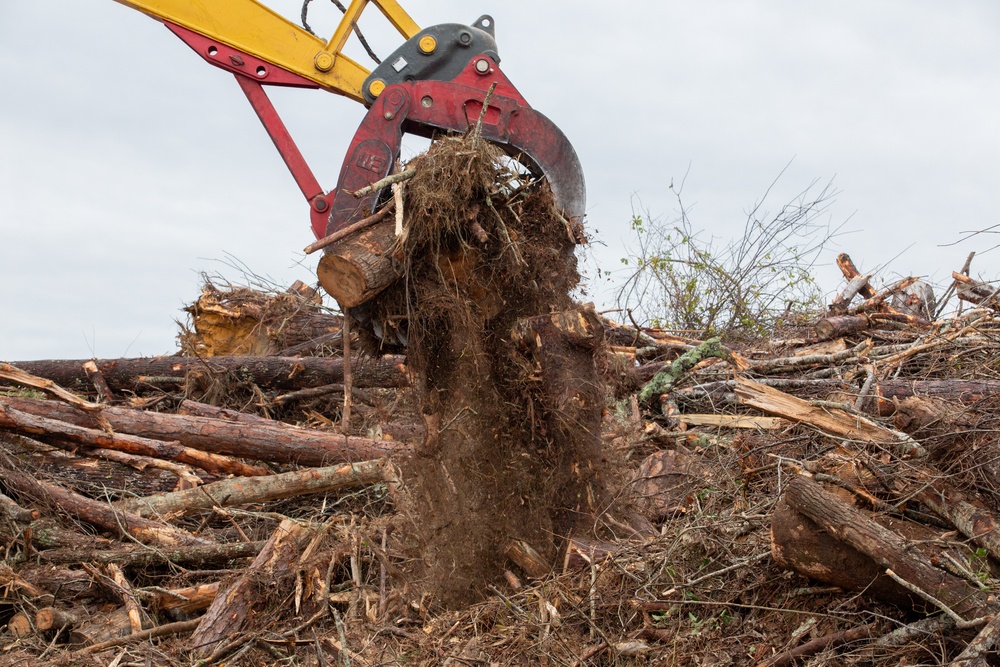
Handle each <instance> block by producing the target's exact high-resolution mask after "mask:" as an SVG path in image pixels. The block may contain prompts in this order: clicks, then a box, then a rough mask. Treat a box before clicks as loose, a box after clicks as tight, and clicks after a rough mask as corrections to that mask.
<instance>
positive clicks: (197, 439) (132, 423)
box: [0, 398, 408, 466]
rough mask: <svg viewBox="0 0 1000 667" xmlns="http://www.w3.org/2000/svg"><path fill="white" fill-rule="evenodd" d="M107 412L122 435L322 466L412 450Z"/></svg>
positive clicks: (54, 409)
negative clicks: (126, 434)
mask: <svg viewBox="0 0 1000 667" xmlns="http://www.w3.org/2000/svg"><path fill="white" fill-rule="evenodd" d="M0 404H5V405H9V406H11V407H14V408H16V409H18V410H21V411H23V412H26V413H30V414H35V415H42V416H47V417H50V418H52V419H59V420H62V421H65V422H70V423H74V424H80V425H83V426H88V427H90V428H93V427H94V426H95V423H94V422H93V421H92V420H91V419H89V417H88V416H87V415H86V414H85V413H83V412H80V411H77V410H73V409H72V408H69V407H67V406H63V405H61V404H59V403H57V402H55V401H42V400H39V399H13V398H11V399H7V398H0ZM102 415H103V416H104V418H105V419H107V421H108V423H109V424H111V426H112V427H113V428H114V430H115V431H116V432H119V433H129V434H132V435H138V436H141V437H144V438H155V439H158V440H168V441H179V442H182V443H183V444H184V445H186V446H187V447H191V448H193V449H199V450H202V451H206V452H213V453H216V454H227V455H230V456H237V457H240V458H246V459H256V460H258V461H271V462H275V463H298V464H300V465H308V466H322V465H329V464H330V463H331V462H335V461H351V460H355V461H357V460H370V459H378V458H383V457H385V456H388V455H390V454H401V453H404V452H406V451H408V447H407V446H406V445H402V444H400V443H398V442H394V441H390V440H374V439H371V438H360V437H353V436H352V437H348V436H344V435H339V434H336V433H332V432H329V431H318V430H314V429H305V428H298V427H294V426H288V425H284V424H280V425H279V424H278V423H277V422H273V421H270V420H266V423H265V422H260V423H257V422H254V423H243V422H242V421H240V422H233V421H230V420H228V419H216V418H211V417H191V416H186V415H171V414H166V413H161V412H145V411H142V410H132V409H129V408H118V407H108V408H105V409H104V411H103V412H102Z"/></svg>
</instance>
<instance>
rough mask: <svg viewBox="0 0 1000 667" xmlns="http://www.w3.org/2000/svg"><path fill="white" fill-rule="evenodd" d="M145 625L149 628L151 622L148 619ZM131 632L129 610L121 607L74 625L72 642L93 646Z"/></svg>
mask: <svg viewBox="0 0 1000 667" xmlns="http://www.w3.org/2000/svg"><path fill="white" fill-rule="evenodd" d="M143 625H144V627H145V628H148V627H149V626H150V625H151V624H150V623H149V620H148V619H146V621H145V622H144V624H143ZM131 634H132V623H131V621H130V619H129V610H128V609H127V608H125V607H121V608H119V609H115V610H114V611H112V612H111V613H109V614H96V615H94V616H92V617H90V618H88V619H87V620H86V621H84V622H83V623H81V624H80V625H79V626H78V627H74V628H73V630H72V632H70V642H72V643H73V644H82V645H83V646H93V645H95V644H101V643H103V642H106V641H109V640H113V639H118V638H121V637H127V636H129V635H131Z"/></svg>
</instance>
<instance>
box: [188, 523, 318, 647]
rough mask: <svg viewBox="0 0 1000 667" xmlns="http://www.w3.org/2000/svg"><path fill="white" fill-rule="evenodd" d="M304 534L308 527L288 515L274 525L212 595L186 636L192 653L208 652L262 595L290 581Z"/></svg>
mask: <svg viewBox="0 0 1000 667" xmlns="http://www.w3.org/2000/svg"><path fill="white" fill-rule="evenodd" d="M308 536H309V531H307V530H306V529H305V528H303V527H302V526H300V525H299V524H298V523H296V522H295V521H292V520H291V519H285V520H283V521H282V522H281V523H280V524H279V525H278V527H277V529H275V531H274V534H273V535H271V538H270V539H269V540H268V541H267V544H265V545H264V548H263V549H261V551H260V553H259V554H258V555H257V558H255V559H254V561H253V563H252V564H251V565H250V567H249V568H247V569H246V570H245V571H244V573H243V574H242V575H240V576H239V577H238V578H237V579H236V580H235V581H234V582H233V583H231V584H230V585H229V586H227V587H226V588H225V589H224V590H221V591H220V592H219V594H218V595H216V597H215V600H214V601H213V602H212V604H211V606H210V607H209V608H208V611H206V612H205V615H204V616H203V617H202V618H201V622H200V623H199V624H198V627H197V629H196V630H195V631H194V633H193V634H192V635H191V639H190V645H191V648H192V649H193V650H194V651H195V653H197V654H198V655H201V656H207V655H211V653H212V652H213V651H214V650H215V649H216V647H217V645H218V643H219V642H220V641H222V640H224V639H225V638H227V637H230V636H232V635H233V634H235V633H237V632H239V631H240V630H242V628H243V624H244V623H245V622H246V619H247V616H248V615H249V614H250V612H251V610H252V609H253V608H254V607H255V606H256V605H258V604H259V603H260V601H261V600H262V599H263V598H264V597H265V596H271V595H274V594H275V591H276V589H279V590H280V589H283V588H284V587H285V585H286V584H288V583H290V582H289V577H288V574H289V573H290V572H291V571H292V570H293V565H294V563H295V561H296V559H297V558H298V556H299V552H300V551H301V549H302V547H303V546H304V543H305V539H306V538H307V537H308ZM264 583H267V585H266V586H264V585H262V584H264Z"/></svg>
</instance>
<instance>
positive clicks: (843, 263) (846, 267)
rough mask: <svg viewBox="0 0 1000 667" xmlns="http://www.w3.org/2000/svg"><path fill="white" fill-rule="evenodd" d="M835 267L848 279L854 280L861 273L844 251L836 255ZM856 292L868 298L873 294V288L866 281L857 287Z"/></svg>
mask: <svg viewBox="0 0 1000 667" xmlns="http://www.w3.org/2000/svg"><path fill="white" fill-rule="evenodd" d="M837 267H838V268H839V269H840V272H841V273H842V274H844V278H845V279H846V280H848V281H851V280H854V279H855V278H857V277H858V276H859V275H861V272H860V271H858V267H856V266H854V262H853V261H852V260H851V256H850V255H848V254H847V253H846V252H842V253H840V254H839V255H837ZM858 294H860V295H861V296H863V297H864V298H866V299H870V298H872V297H873V296H875V290H874V288H872V286H871V285H868V284H867V283H866V284H864V285H862V286H861V287H860V288H858Z"/></svg>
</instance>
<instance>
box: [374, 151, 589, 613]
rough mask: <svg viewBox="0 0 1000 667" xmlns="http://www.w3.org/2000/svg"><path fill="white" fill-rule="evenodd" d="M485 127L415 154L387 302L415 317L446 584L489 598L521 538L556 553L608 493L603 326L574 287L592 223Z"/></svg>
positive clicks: (423, 470)
mask: <svg viewBox="0 0 1000 667" xmlns="http://www.w3.org/2000/svg"><path fill="white" fill-rule="evenodd" d="M511 165H512V163H511V162H510V160H509V159H508V158H506V157H505V156H504V155H503V154H502V153H500V152H499V151H498V150H497V149H496V148H495V147H492V146H491V145H490V144H488V143H487V142H483V141H478V140H476V139H475V138H474V137H466V138H463V139H445V140H441V141H438V142H436V143H435V144H434V145H433V146H432V147H431V149H430V151H429V152H428V153H426V154H425V155H422V156H420V157H419V158H416V159H414V160H413V161H412V162H411V163H410V166H412V167H414V168H415V169H416V174H417V175H416V176H415V177H414V178H413V179H412V180H411V181H410V182H409V183H408V184H407V186H406V199H405V201H406V204H405V210H406V221H407V226H406V230H405V233H404V236H403V237H401V241H400V246H401V250H402V257H403V263H404V277H403V279H402V280H401V281H400V282H399V284H398V285H397V286H395V287H393V288H390V289H389V290H388V291H387V292H386V293H384V294H383V295H381V296H380V297H379V299H378V300H377V302H376V303H375V304H374V307H373V308H372V314H373V319H374V321H375V322H376V323H379V322H381V323H383V324H382V325H380V326H382V328H383V329H389V328H390V327H391V326H393V325H394V326H396V327H397V328H398V327H399V326H400V322H403V321H405V322H406V327H407V328H406V337H407V338H408V346H407V348H408V349H407V361H408V365H409V366H410V368H411V369H412V372H413V374H414V376H415V385H416V390H417V393H418V395H419V398H420V403H421V408H422V413H423V417H424V420H425V423H426V426H427V435H426V438H425V440H424V441H423V443H422V444H421V445H420V446H419V447H418V448H417V450H416V454H415V456H414V457H413V459H412V460H411V462H410V463H409V466H408V470H407V471H406V475H405V476H406V479H407V487H408V488H409V490H410V492H411V499H412V509H411V516H412V517H413V519H414V523H415V525H416V527H417V532H418V533H419V541H420V546H421V552H422V560H423V561H424V563H425V564H426V566H427V569H428V572H427V573H428V575H429V576H428V578H429V581H430V582H431V589H432V592H433V593H434V594H435V595H436V597H437V598H438V599H439V600H440V601H441V602H442V603H444V604H446V605H456V604H461V603H465V602H468V601H470V600H473V599H478V598H479V597H481V596H482V594H483V593H484V592H485V591H487V590H488V589H489V587H490V586H491V585H493V584H495V583H496V582H497V581H498V579H499V578H500V577H501V576H502V574H503V571H504V569H505V568H508V567H510V565H509V564H508V563H507V559H508V557H507V555H506V554H507V553H508V550H509V549H510V548H511V546H512V545H515V544H518V543H525V544H527V545H528V546H530V547H531V548H533V549H534V550H535V551H537V552H538V553H539V554H540V555H541V556H542V557H543V558H545V559H548V561H549V562H552V561H553V559H554V558H555V557H556V555H557V553H558V550H559V548H560V546H561V541H562V539H563V538H564V537H565V536H567V535H569V534H571V533H573V532H574V531H578V532H579V531H581V530H584V529H585V528H587V527H589V525H590V524H591V523H592V522H593V515H594V512H595V509H596V508H597V506H598V504H599V502H600V501H601V499H602V496H603V491H602V485H601V476H600V474H599V470H600V461H601V459H600V456H601V454H600V424H601V416H602V411H603V407H604V400H605V396H604V387H603V384H602V380H601V377H600V375H599V373H598V364H597V362H595V359H600V358H603V357H604V355H603V351H602V343H603V327H602V325H601V324H600V321H599V320H598V318H597V316H596V315H595V314H594V313H593V312H592V310H590V311H588V310H587V309H585V308H581V307H580V306H578V305H577V304H575V303H574V302H573V300H572V298H571V296H570V293H571V292H572V290H573V289H574V288H575V287H576V285H577V283H578V281H579V278H580V277H579V274H578V272H577V266H576V257H575V255H574V250H575V247H576V245H577V243H578V242H581V241H582V240H583V238H582V236H583V233H582V229H581V228H579V226H578V225H576V224H574V223H570V222H568V221H566V220H565V219H564V218H563V217H562V216H560V215H559V213H558V212H557V211H556V209H555V207H554V205H553V201H552V195H551V193H550V192H549V191H548V189H547V186H546V185H545V184H544V183H542V182H537V181H530V177H528V176H526V175H524V174H521V173H518V171H516V170H515V169H514V168H512V166H511Z"/></svg>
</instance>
